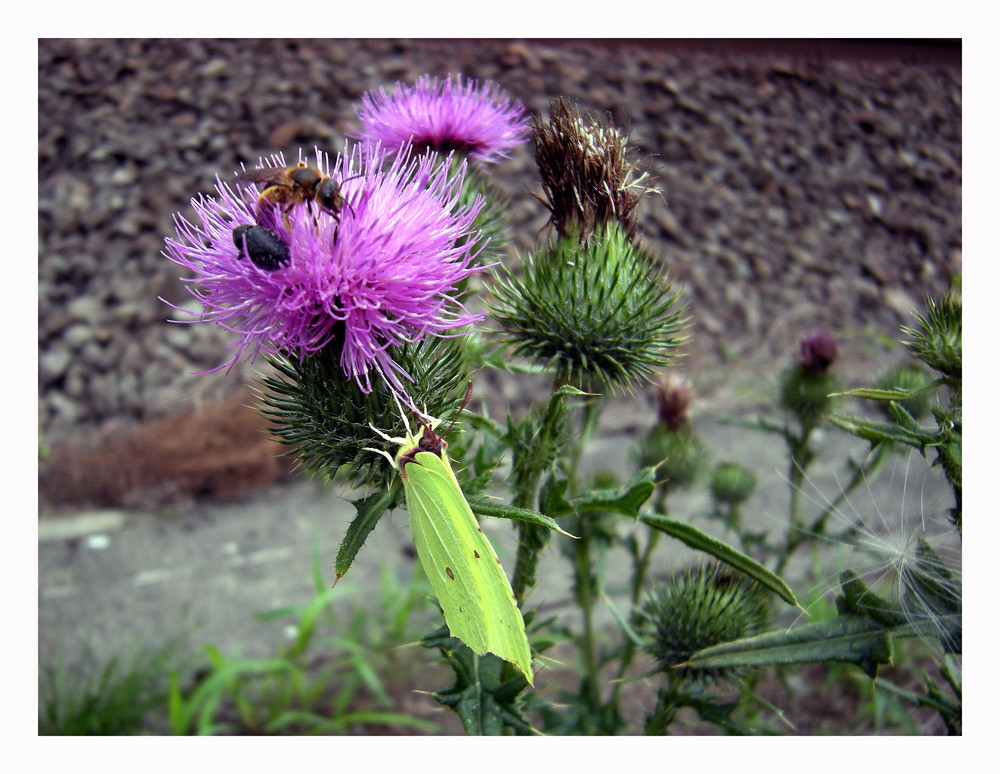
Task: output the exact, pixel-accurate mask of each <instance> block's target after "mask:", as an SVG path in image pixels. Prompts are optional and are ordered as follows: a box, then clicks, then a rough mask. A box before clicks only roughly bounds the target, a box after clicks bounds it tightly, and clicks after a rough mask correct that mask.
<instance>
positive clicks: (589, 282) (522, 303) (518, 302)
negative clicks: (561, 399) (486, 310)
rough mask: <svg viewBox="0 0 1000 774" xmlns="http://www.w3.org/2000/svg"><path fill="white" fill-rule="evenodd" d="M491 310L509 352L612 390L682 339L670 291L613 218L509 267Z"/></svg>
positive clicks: (654, 365) (649, 373) (648, 369)
mask: <svg viewBox="0 0 1000 774" xmlns="http://www.w3.org/2000/svg"><path fill="white" fill-rule="evenodd" d="M494 294H495V296H496V299H497V301H496V303H495V304H494V305H492V309H491V311H492V313H493V316H494V318H495V319H496V320H497V321H498V322H499V324H500V325H501V326H502V327H503V328H504V330H505V331H506V336H507V338H508V339H509V340H510V341H511V342H512V343H513V344H514V347H515V351H516V352H517V354H519V355H521V356H524V357H526V358H529V359H531V360H535V361H537V362H540V363H543V364H546V365H549V366H551V367H553V368H560V369H564V370H565V372H566V373H567V374H568V376H569V378H570V380H571V381H575V382H576V383H577V384H590V383H591V382H590V380H592V379H593V380H598V381H599V382H602V383H603V384H605V385H607V386H608V387H610V388H611V390H612V391H614V390H616V389H618V388H623V387H629V386H632V385H634V384H636V383H639V382H642V381H650V380H651V379H652V377H653V374H654V373H655V372H656V371H657V370H659V369H660V368H662V367H663V366H666V365H667V364H668V363H670V362H671V360H672V358H673V357H674V356H675V353H674V350H676V349H677V348H678V347H679V346H680V345H681V344H682V343H683V341H684V336H683V335H682V332H683V330H684V328H685V326H686V319H685V317H684V312H683V309H680V310H678V309H675V308H674V307H675V304H676V303H677V300H678V295H677V294H676V293H674V292H672V286H671V285H670V284H669V283H666V282H665V281H664V280H663V279H661V276H660V272H659V270H658V268H657V267H656V266H655V264H654V263H653V261H652V260H651V259H650V257H649V256H648V255H647V254H646V253H645V252H644V251H643V250H642V249H641V248H640V247H638V246H637V245H635V244H634V243H633V242H632V241H631V240H630V239H629V237H628V235H626V234H625V232H624V231H623V230H622V229H621V228H620V227H618V226H617V225H615V224H612V225H611V226H610V227H608V228H607V229H604V228H601V229H599V230H598V232H597V234H596V235H595V238H594V239H592V240H591V241H590V242H589V243H588V244H586V245H582V246H581V245H580V244H579V242H577V241H575V240H573V239H570V238H564V239H559V240H557V241H556V242H555V244H554V245H552V246H549V247H544V248H542V249H541V250H540V251H539V252H538V253H536V254H532V255H531V256H529V257H528V259H527V260H525V261H524V264H523V276H522V277H521V278H518V277H515V276H514V274H513V273H511V272H510V271H509V270H508V271H507V272H506V276H501V277H500V278H498V281H497V283H496V286H495V288H494Z"/></svg>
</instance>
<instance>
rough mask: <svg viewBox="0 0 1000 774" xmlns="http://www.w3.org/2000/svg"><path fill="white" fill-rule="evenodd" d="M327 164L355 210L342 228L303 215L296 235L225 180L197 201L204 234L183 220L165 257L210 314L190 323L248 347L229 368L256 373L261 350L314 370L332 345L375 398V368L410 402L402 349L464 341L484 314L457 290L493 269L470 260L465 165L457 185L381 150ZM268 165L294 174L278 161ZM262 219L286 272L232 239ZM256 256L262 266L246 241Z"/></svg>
mask: <svg viewBox="0 0 1000 774" xmlns="http://www.w3.org/2000/svg"><path fill="white" fill-rule="evenodd" d="M316 155H317V167H318V168H319V170H320V171H321V172H322V173H323V174H324V175H328V176H330V177H332V178H334V179H335V180H337V181H339V182H340V184H341V192H342V194H343V195H344V197H345V200H346V202H345V204H344V206H343V208H342V209H341V211H340V212H339V215H337V216H335V215H333V214H331V213H329V212H327V211H325V210H321V209H319V208H317V207H313V206H307V205H305V204H298V205H295V206H293V207H292V208H291V210H289V211H288V213H287V219H288V225H289V227H290V228H289V229H286V227H285V225H284V223H283V218H282V217H278V216H276V215H274V214H273V210H267V209H265V210H264V212H263V213H259V211H258V204H257V197H258V195H259V193H260V189H261V187H262V186H259V185H246V187H243V185H242V184H239V185H237V186H236V190H234V188H233V187H231V186H230V185H229V184H227V183H224V182H222V181H221V180H219V181H218V182H217V184H216V190H217V192H218V198H216V197H205V196H202V197H200V198H198V199H192V202H191V203H192V206H193V207H194V210H195V214H196V215H197V217H198V219H199V220H200V221H201V225H194V224H192V223H190V222H188V221H187V220H185V219H184V218H183V217H181V216H179V215H177V216H175V217H174V220H175V223H176V229H177V239H171V238H169V237H168V238H167V239H166V240H165V242H166V251H165V253H164V254H165V255H166V256H167V257H168V258H169V259H170V260H172V261H174V262H175V263H178V264H180V265H181V266H183V267H185V268H187V269H189V270H191V271H192V272H194V274H195V277H193V278H191V279H187V280H184V281H187V282H191V283H193V284H194V285H195V286H196V287H193V288H190V291H191V294H192V295H194V296H195V298H197V299H199V300H200V301H201V302H202V305H203V307H204V312H203V314H202V315H201V316H199V318H198V320H184V321H181V322H198V321H201V320H205V321H214V322H216V323H218V324H219V325H221V326H222V327H223V328H225V329H227V330H230V331H233V332H234V333H236V334H238V335H239V338H238V339H237V340H236V341H235V342H234V343H233V344H232V345H230V349H233V348H235V350H236V354H235V355H234V356H233V358H232V360H230V361H229V362H227V363H224V364H223V365H221V366H219V368H226V367H230V368H231V367H232V366H233V365H234V364H235V363H236V361H237V360H239V358H240V357H242V356H243V355H244V354H246V355H247V359H248V360H249V361H250V362H253V360H254V359H256V357H257V356H258V355H259V354H260V352H261V351H264V352H266V353H276V352H283V353H296V354H298V356H299V357H300V358H304V357H307V356H308V355H310V354H312V353H314V352H317V351H318V350H321V349H323V348H324V347H327V346H330V345H332V346H337V347H339V348H340V365H341V368H342V369H343V370H344V373H345V374H346V375H347V376H348V377H350V378H352V379H354V380H355V381H356V382H357V383H358V385H359V386H360V387H361V389H362V390H363V391H364V392H370V391H371V387H372V385H371V371H372V369H374V370H375V371H376V373H377V374H378V375H379V376H381V377H382V378H383V379H385V381H386V382H387V383H388V384H389V385H390V386H391V387H392V389H393V390H394V391H395V392H396V393H397V394H399V395H400V396H401V397H403V398H406V399H407V402H410V401H409V399H408V397H407V393H406V390H405V389H404V387H403V384H402V381H401V377H402V379H406V380H410V377H409V375H408V374H406V373H405V371H404V370H403V369H402V368H401V367H400V366H399V365H398V364H397V363H395V362H394V361H393V359H392V352H391V350H392V348H393V347H395V346H398V345H400V344H403V343H404V342H409V341H417V340H421V339H423V338H424V337H426V336H449V335H460V334H459V333H458V332H456V329H458V328H462V327H463V326H467V325H469V324H471V323H474V322H477V321H478V320H480V319H481V318H482V316H483V314H484V313H479V314H470V313H469V311H468V310H467V309H466V308H465V306H463V304H462V303H461V301H459V300H458V298H457V297H456V296H457V292H458V287H459V283H461V282H462V281H463V280H464V279H466V278H467V277H469V276H470V275H471V274H473V273H475V272H478V271H482V270H483V268H485V267H482V266H476V265H475V258H476V255H477V254H478V253H477V252H473V250H474V247H475V245H476V244H477V243H478V242H480V241H482V240H481V234H480V232H479V231H478V230H477V229H476V228H475V226H474V225H473V222H474V221H475V219H476V216H477V215H478V214H479V211H480V210H481V209H482V206H483V201H482V198H481V197H477V199H476V200H475V201H474V202H473V203H472V204H471V205H470V206H468V207H464V208H463V207H460V206H459V204H458V200H459V194H460V192H461V189H462V184H463V182H464V175H465V169H466V167H465V164H464V163H463V164H462V165H461V166H460V167H459V168H458V170H457V172H454V173H449V170H448V166H447V165H440V164H437V163H436V160H435V158H434V157H433V155H432V154H427V155H425V156H422V157H414V156H413V155H412V154H410V153H409V152H408V151H407V152H404V153H401V154H399V155H397V156H396V158H395V159H394V160H393V161H392V162H391V164H388V165H387V166H386V165H383V163H382V162H383V161H384V160H385V156H384V154H382V153H381V152H380V151H379V149H378V148H377V147H366V148H362V147H360V146H358V145H355V146H354V148H353V149H352V150H351V151H350V152H349V153H348V152H347V150H346V149H345V156H341V155H338V156H337V158H336V160H335V161H334V162H333V165H332V166H331V165H330V163H329V158H328V156H327V155H326V154H325V153H320V152H319V151H318V150H317V152H316ZM268 165H271V166H278V167H283V166H285V163H284V160H283V158H282V157H281V156H280V155H276V156H274V157H272V159H271V160H270V161H269V162H268ZM258 217H261V220H262V221H263V222H262V223H261V225H262V226H266V227H268V228H269V229H271V234H270V235H268V237H267V238H268V239H271V238H272V236H273V237H276V238H278V239H280V240H281V241H283V242H284V243H285V244H286V245H287V246H288V248H289V249H288V254H289V256H290V257H289V259H288V261H287V263H281V264H269V265H264V266H262V265H261V264H260V263H259V262H257V261H255V260H247V259H246V258H245V254H244V252H243V249H242V247H240V248H237V246H236V243H235V242H234V237H233V231H234V229H237V228H238V227H239V226H241V225H249V226H255V225H257V222H258ZM244 231H245V230H244ZM238 233H240V232H238ZM240 241H241V244H242V237H240ZM247 254H249V256H250V257H251V258H253V253H252V252H251V251H250V246H249V241H248V242H247ZM174 308H175V309H178V307H174ZM214 370H218V369H214Z"/></svg>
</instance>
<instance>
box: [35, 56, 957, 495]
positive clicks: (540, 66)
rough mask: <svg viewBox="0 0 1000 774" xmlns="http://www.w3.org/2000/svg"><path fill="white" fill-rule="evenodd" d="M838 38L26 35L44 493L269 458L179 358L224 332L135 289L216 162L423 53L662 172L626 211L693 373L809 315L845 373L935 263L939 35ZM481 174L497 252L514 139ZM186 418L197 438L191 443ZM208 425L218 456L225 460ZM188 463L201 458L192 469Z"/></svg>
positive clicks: (768, 356)
mask: <svg viewBox="0 0 1000 774" xmlns="http://www.w3.org/2000/svg"><path fill="white" fill-rule="evenodd" d="M848 48H849V47H847V46H840V47H838V46H836V45H833V44H826V45H823V46H808V45H807V46H799V47H798V48H794V49H793V48H791V47H787V46H786V47H784V48H782V49H780V50H775V49H774V47H773V46H762V45H761V46H751V45H740V46H732V45H730V46H725V45H724V44H721V43H717V44H713V45H700V46H696V45H693V44H684V45H681V44H671V43H669V42H660V43H657V42H655V41H654V42H640V43H635V42H627V41H626V42H623V41H589V42H588V41H556V42H550V41H506V40H482V41H455V40H449V41H431V40H415V41H405V40H404V41H393V40H370V41H356V40H332V41H314V40H304V41H276V40H264V41H253V40H222V41H216V40H152V41H133V40H112V41H102V40H96V41H95V40H41V41H40V44H39V144H38V150H39V235H40V245H39V318H38V319H39V427H40V430H41V432H42V440H43V442H44V443H45V444H47V445H50V446H51V447H52V449H53V454H52V457H51V458H50V460H49V462H48V464H47V466H46V473H47V475H46V476H45V477H43V479H42V490H43V496H44V497H45V498H47V499H49V500H51V501H52V502H60V503H64V504H67V503H68V504H72V503H74V502H83V501H89V502H95V503H98V504H121V503H122V502H124V503H126V504H128V503H129V502H135V501H134V500H132V501H130V500H129V498H130V497H133V498H134V496H135V492H136V491H137V490H141V491H144V492H146V493H147V494H148V492H149V491H151V490H155V491H158V492H159V495H157V496H158V497H161V498H165V499H170V498H172V497H175V496H178V495H185V494H186V495H188V496H194V497H197V496H200V495H208V494H219V493H225V492H223V491H221V490H222V489H226V487H218V486H217V485H216V484H214V483H212V482H213V481H214V480H216V479H218V478H219V477H220V476H222V477H223V478H224V477H225V475H228V476H230V479H233V480H235V482H236V483H235V484H232V480H230V484H232V486H233V487H235V488H236V489H238V488H239V485H240V483H241V482H251V483H267V482H268V481H269V480H274V479H275V478H277V477H279V476H281V475H283V474H284V472H285V469H284V468H282V467H281V466H280V465H277V464H276V463H275V462H274V460H273V454H274V448H273V446H270V445H268V444H267V443H265V442H263V441H262V440H261V441H260V443H259V447H258V446H254V444H253V442H246V443H243V442H242V441H235V442H234V443H233V444H228V445H227V443H226V439H229V438H237V439H238V438H243V437H244V435H241V434H242V433H245V431H246V428H248V427H253V428H255V427H257V425H256V424H255V423H256V420H255V419H254V417H253V415H252V414H251V413H250V412H249V411H248V410H246V409H240V408H239V407H240V404H241V403H243V402H246V401H247V393H246V387H245V384H246V382H247V380H248V378H249V377H250V375H251V374H252V373H253V372H254V369H253V367H245V366H242V365H240V366H238V367H237V368H235V369H233V371H232V372H230V373H228V374H227V373H225V372H222V373H215V374H210V375H199V376H192V375H191V372H193V371H201V370H205V369H210V368H213V367H215V366H217V365H218V364H219V363H220V362H223V361H224V359H225V353H224V347H225V345H226V344H227V343H228V340H227V338H226V336H225V335H224V332H222V331H221V330H217V329H215V328H214V327H211V326H208V325H183V326H182V325H167V324H166V323H165V322H164V321H165V320H166V319H167V318H168V317H170V310H169V309H168V308H167V307H166V305H164V304H163V303H161V302H160V301H158V300H157V297H158V296H161V297H163V298H165V299H167V300H170V301H172V302H175V303H182V302H183V300H184V299H185V298H186V297H187V296H186V291H185V290H184V288H183V283H181V282H180V276H179V270H178V269H177V267H175V266H174V265H173V264H172V263H170V262H169V261H167V260H166V259H165V258H164V257H163V256H162V255H161V254H160V250H161V249H162V244H163V241H162V240H163V237H164V236H165V235H167V234H171V233H172V232H173V227H172V214H173V213H174V212H178V211H179V212H182V213H184V214H190V207H189V205H188V203H187V202H188V200H189V199H190V197H191V196H193V195H195V194H196V193H197V192H198V191H199V190H201V191H207V190H210V189H211V186H212V183H213V181H214V177H215V175H216V174H220V175H222V176H223V177H226V176H227V175H228V174H230V172H231V171H232V170H234V169H236V168H237V167H238V166H239V164H240V163H241V162H253V161H255V160H256V159H257V158H258V157H259V156H260V155H262V154H268V153H271V152H274V151H278V150H283V151H284V152H285V153H286V155H290V156H292V157H294V156H295V155H296V153H297V149H298V148H299V147H303V148H305V149H307V150H309V149H311V148H312V146H313V145H315V144H318V145H320V146H321V147H323V148H326V149H332V150H336V149H338V148H340V147H341V146H342V143H343V137H344V134H345V132H346V131H349V130H350V128H351V127H352V125H353V117H354V113H353V107H352V105H353V104H354V103H355V102H356V101H357V100H358V98H359V97H360V95H361V94H362V93H363V92H364V91H366V90H368V89H370V88H373V87H375V86H377V85H380V84H391V83H393V82H395V81H397V80H401V81H404V82H412V81H413V80H415V79H416V77H418V76H419V75H421V74H423V73H431V74H434V75H441V76H444V75H447V74H448V73H450V72H461V73H463V74H464V75H466V76H468V77H473V78H479V79H493V80H496V81H498V82H499V83H500V84H501V85H502V86H503V87H504V88H505V89H507V90H508V92H509V93H511V94H512V95H513V96H514V97H516V98H518V99H520V100H522V101H523V102H524V104H525V105H526V106H527V107H528V108H529V109H530V110H531V111H533V112H535V113H542V114H544V113H545V111H546V110H547V106H548V100H549V98H550V97H555V96H565V97H568V98H570V99H573V100H576V101H578V102H579V103H580V104H581V105H582V106H584V107H586V108H588V109H592V110H596V111H610V112H611V114H612V116H613V118H614V119H615V120H616V121H617V122H619V123H620V124H621V125H627V126H629V127H630V128H631V131H632V137H633V141H634V143H635V145H636V147H637V148H638V149H639V152H640V153H641V154H642V155H643V156H644V157H645V158H647V159H648V161H649V163H650V164H651V166H652V168H653V170H654V172H655V174H656V176H657V177H658V178H659V181H660V184H661V187H662V189H663V197H662V198H649V199H648V200H647V201H645V202H644V209H643V210H642V215H641V226H642V228H643V230H644V232H645V235H646V238H647V240H648V241H649V243H650V245H651V247H652V248H653V249H654V250H655V251H656V252H657V254H659V255H660V256H662V260H663V263H664V265H665V266H666V267H667V269H668V270H669V273H670V276H672V277H673V278H674V279H675V280H676V281H677V282H678V283H679V285H680V286H681V287H682V288H683V289H684V291H685V294H686V299H687V301H688V304H689V306H690V312H691V316H692V319H693V328H692V342H691V345H690V346H689V347H688V349H687V352H688V361H687V365H686V367H687V369H688V371H689V372H690V373H691V375H692V377H693V378H694V380H695V383H696V386H698V387H699V388H700V389H702V390H703V391H705V392H706V393H711V391H712V390H713V389H716V388H717V387H718V386H719V385H720V384H723V382H721V381H720V377H719V374H720V373H721V370H720V368H721V366H722V365H727V367H729V368H733V367H735V368H736V370H737V371H739V372H742V373H744V374H748V375H749V376H750V378H751V380H753V381H759V379H760V378H761V374H767V373H768V371H769V369H770V368H772V367H773V364H774V363H775V362H776V359H781V358H785V357H787V355H788V353H789V351H790V348H791V347H792V346H794V343H795V341H796V340H797V338H798V336H799V335H801V333H802V332H803V331H805V330H807V329H810V328H814V327H817V326H820V325H825V326H828V327H830V328H832V329H834V330H836V331H837V332H838V333H839V334H840V335H841V337H842V338H843V339H844V341H845V345H846V347H845V350H846V353H847V357H846V358H845V365H844V368H845V369H846V370H847V372H848V373H851V372H852V369H853V373H855V374H858V375H862V376H863V375H865V374H867V373H869V371H870V370H871V368H872V367H873V363H877V362H878V360H877V359H878V357H881V353H880V352H873V351H872V349H871V336H870V334H871V333H873V332H878V333H882V334H886V335H888V336H889V337H892V338H895V336H896V331H897V328H898V325H899V324H900V323H901V322H906V321H908V320H909V313H910V310H911V309H912V308H913V307H914V306H918V305H919V304H920V303H921V301H922V299H923V298H924V297H925V296H926V295H928V294H940V293H941V292H943V291H944V290H945V289H947V287H948V286H949V283H950V282H951V279H952V277H953V275H954V274H956V273H957V272H959V271H960V270H961V182H962V177H961V163H962V148H961V140H962V131H961V129H962V127H961V89H962V82H961V67H960V55H961V52H960V49H958V48H957V47H955V48H951V47H947V46H944V47H939V48H928V47H923V48H917V49H911V50H908V51H906V52H903V51H902V50H899V49H897V48H890V47H886V46H882V47H881V48H879V47H873V46H872V45H868V46H866V47H863V50H861V51H860V52H859V51H857V50H853V49H851V50H848ZM497 179H498V182H499V184H500V185H501V186H502V187H503V188H504V189H505V191H506V192H507V193H508V194H509V196H510V197H511V208H510V214H511V219H512V223H513V225H514V228H515V231H516V233H517V234H518V238H517V239H516V240H515V243H514V244H513V245H512V250H518V251H521V252H524V251H525V250H527V249H529V247H530V240H531V238H533V237H534V235H535V234H536V233H537V232H538V230H539V229H540V228H541V227H542V226H543V225H544V224H545V212H544V210H543V209H542V208H541V206H540V205H539V204H538V203H537V202H536V201H535V200H534V199H532V197H531V196H530V192H531V191H532V190H534V191H538V190H539V186H538V184H537V182H536V180H535V175H534V165H533V161H532V160H531V156H530V150H529V148H528V147H527V146H522V147H521V148H519V149H518V151H517V152H516V153H515V154H514V155H513V157H512V158H511V159H509V160H507V161H505V162H503V163H502V164H500V165H499V166H498V168H497ZM494 386H496V388H497V390H498V391H499V392H500V393H502V397H503V398H509V397H512V396H513V395H515V393H513V392H511V391H510V390H509V388H506V389H505V387H504V385H502V384H500V385H494ZM483 389H489V388H487V387H486V386H485V385H484V387H483ZM220 405H221V406H223V408H221V409H219V408H217V407H218V406H220ZM501 405H502V404H501ZM226 412H230V413H226ZM230 414H231V416H230ZM167 417H171V419H170V420H169V422H167V423H166V424H163V425H152V426H151V425H149V424H148V423H150V422H151V421H154V420H162V419H164V418H167ZM206 417H215V418H216V419H217V421H218V422H220V423H221V425H220V427H219V428H217V429H216V430H215V431H214V432H215V434H216V436H217V437H218V438H221V439H222V440H221V441H217V442H214V443H209V442H208V441H207V440H206V439H205V433H204V432H202V431H204V429H205V421H206ZM171 432H175V433H176V434H178V435H179V437H181V438H183V439H184V440H183V441H181V442H179V443H178V441H177V439H176V438H175V439H174V440H173V441H171V439H170V438H169V436H170V434H171ZM123 433H124V435H123ZM185 433H186V435H185ZM227 433H229V435H227ZM253 437H255V438H258V439H260V438H261V436H260V434H259V433H258V434H256V435H254V436H253ZM83 440H86V441H87V442H88V445H89V446H90V447H94V446H96V447H97V451H90V452H81V451H79V449H77V448H76V446H75V444H76V443H77V442H81V441H83ZM171 443H172V445H170V444H171ZM158 444H159V445H158ZM163 444H167V447H164V446H163ZM234 444H235V445H238V446H239V452H240V455H242V457H239V455H230V457H239V459H234V458H228V459H227V452H226V451H225V449H226V448H233V445H234ZM251 447H252V448H253V451H252V452H251V451H250V449H251ZM99 454H105V455H110V457H108V456H105V457H99V456H95V455H99ZM141 460H144V463H143V464H140V461H141ZM206 460H211V461H212V462H213V464H215V465H216V466H219V467H221V468H222V469H223V470H224V471H225V474H224V475H223V474H219V475H215V476H213V475H207V476H206V475H205V471H206V464H205V461H206ZM182 463H184V464H185V465H187V468H190V469H193V470H194V472H192V470H187V472H186V473H184V472H183V471H180V468H181V466H182ZM137 468H142V470H137ZM150 468H152V469H153V470H150ZM199 471H200V472H201V473H202V475H201V479H200V480H198V479H199V477H198V475H197V473H198V472H199ZM216 472H217V471H216ZM74 476H75V477H74ZM101 476H104V479H103V480H95V477H96V478H97V479H100V477H101ZM241 477H242V478H241ZM178 478H180V479H182V482H181V483H180V484H170V483H169V482H170V481H171V480H173V479H178ZM206 480H207V483H206ZM60 481H61V482H62V488H61V489H60V484H59V482H60ZM165 481H166V482H167V483H164V482H165ZM102 487H103V488H102ZM227 491H228V490H227Z"/></svg>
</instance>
